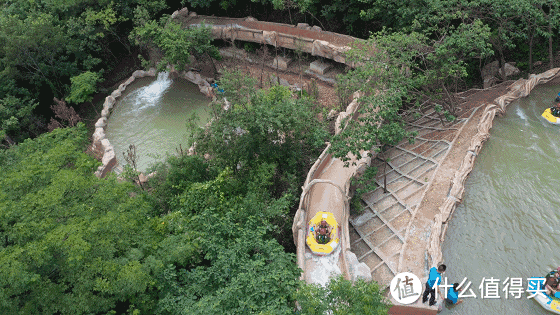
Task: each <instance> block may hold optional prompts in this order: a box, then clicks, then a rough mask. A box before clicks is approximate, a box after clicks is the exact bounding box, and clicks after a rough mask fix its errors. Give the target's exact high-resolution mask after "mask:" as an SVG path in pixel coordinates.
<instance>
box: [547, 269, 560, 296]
mask: <svg viewBox="0 0 560 315" xmlns="http://www.w3.org/2000/svg"><path fill="white" fill-rule="evenodd" d="M544 288H545V290H546V294H548V296H556V294H558V280H557V279H556V278H555V277H554V276H551V275H550V274H549V275H547V276H546V279H545V281H544Z"/></svg>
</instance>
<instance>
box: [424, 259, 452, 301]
mask: <svg viewBox="0 0 560 315" xmlns="http://www.w3.org/2000/svg"><path fill="white" fill-rule="evenodd" d="M445 269H447V266H445V265H443V264H441V265H439V267H437V269H436V267H432V268H431V269H430V276H429V277H428V281H427V282H426V290H425V291H424V294H423V295H422V303H426V301H428V296H430V294H431V297H430V306H434V305H435V304H436V289H435V288H434V286H436V287H437V290H438V294H439V296H441V297H443V295H441V291H440V289H439V285H440V283H441V274H442V273H444V272H445Z"/></svg>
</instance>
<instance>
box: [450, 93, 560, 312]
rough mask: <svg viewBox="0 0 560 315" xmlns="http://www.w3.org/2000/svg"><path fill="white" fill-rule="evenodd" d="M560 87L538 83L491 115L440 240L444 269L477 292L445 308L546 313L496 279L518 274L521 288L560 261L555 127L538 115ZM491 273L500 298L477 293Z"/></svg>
mask: <svg viewBox="0 0 560 315" xmlns="http://www.w3.org/2000/svg"><path fill="white" fill-rule="evenodd" d="M559 89H560V87H537V88H536V89H535V90H533V92H531V95H529V97H527V98H524V99H521V100H519V101H516V102H514V103H512V104H510V105H509V106H508V107H507V113H506V115H505V116H503V117H498V118H496V119H495V120H494V126H493V128H492V129H491V132H490V138H489V140H488V141H487V142H486V143H485V144H484V148H483V149H482V152H481V153H480V155H479V156H478V157H477V159H476V162H475V167H474V169H473V171H472V173H471V174H470V175H469V177H468V179H467V182H466V192H465V196H464V198H463V203H462V204H461V205H459V206H458V207H457V209H456V210H455V213H454V215H453V218H452V220H451V222H450V225H449V229H448V232H447V236H446V239H445V242H444V244H443V256H444V259H445V261H446V264H447V266H448V271H447V272H446V273H445V274H444V275H445V276H447V277H448V279H449V281H450V282H461V280H463V278H464V277H467V279H468V280H469V281H472V285H471V289H472V290H473V292H474V293H475V294H476V296H477V297H476V298H465V299H464V300H465V301H464V302H463V304H461V305H458V306H456V307H454V308H453V309H451V310H445V311H444V312H443V314H551V313H549V312H547V311H545V310H544V309H543V308H541V306H540V305H539V304H538V303H536V302H535V301H533V300H528V299H527V294H526V293H524V294H523V295H522V298H521V299H514V298H513V297H512V296H509V298H508V299H506V298H505V293H504V292H503V291H502V290H503V288H504V285H503V284H502V283H503V282H504V281H505V280H506V279H507V278H508V277H510V278H523V286H524V289H527V281H526V279H527V278H528V277H534V276H543V275H544V274H545V273H546V272H548V271H550V270H551V269H556V267H558V266H560V126H556V125H552V124H549V123H548V122H546V121H545V120H544V119H543V118H542V117H541V116H540V115H541V114H542V112H543V111H544V109H545V108H546V107H550V106H551V105H553V104H554V102H553V101H554V98H555V96H556V94H557V93H558V90H559ZM491 277H494V279H499V280H500V281H499V283H500V285H499V290H500V291H499V292H500V298H499V299H482V298H481V291H480V288H479V286H480V284H481V281H482V279H483V278H486V279H490V278H491ZM467 292H468V291H467Z"/></svg>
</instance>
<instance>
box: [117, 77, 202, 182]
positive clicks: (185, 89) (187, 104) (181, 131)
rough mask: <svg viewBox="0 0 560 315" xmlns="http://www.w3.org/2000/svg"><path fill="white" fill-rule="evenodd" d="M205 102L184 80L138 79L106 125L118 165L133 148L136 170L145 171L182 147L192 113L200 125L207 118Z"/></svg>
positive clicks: (120, 99)
mask: <svg viewBox="0 0 560 315" xmlns="http://www.w3.org/2000/svg"><path fill="white" fill-rule="evenodd" d="M208 102H209V101H208V99H207V98H206V96H204V95H203V94H202V93H200V91H199V90H198V87H197V86H196V85H194V84H192V83H190V82H188V81H186V80H184V79H175V80H171V79H169V78H168V76H167V73H159V75H158V78H157V80H154V79H151V78H142V79H138V80H136V81H135V82H133V83H132V84H131V85H129V86H128V87H127V89H126V91H125V93H123V96H121V97H120V98H119V99H118V100H117V102H116V104H115V107H114V109H113V112H112V113H111V116H110V117H109V120H108V122H107V128H106V134H107V138H108V139H109V141H110V142H111V144H112V145H113V147H114V149H115V154H116V156H117V160H118V161H119V164H121V165H124V164H125V163H126V162H125V161H124V159H123V152H125V153H126V151H127V149H128V147H129V145H130V144H134V145H136V153H137V155H138V169H139V170H141V171H145V170H146V169H147V168H148V167H149V165H150V164H151V163H154V162H155V161H158V160H162V159H163V158H164V157H165V154H166V153H171V154H175V153H176V150H175V149H176V148H179V144H181V146H182V148H183V150H187V149H188V148H187V147H185V144H186V142H187V141H186V137H187V129H186V122H187V119H188V118H189V117H190V116H191V115H192V113H193V112H194V113H196V114H197V115H198V117H199V118H200V123H199V124H200V125H201V126H203V125H204V124H205V123H206V122H207V121H208V120H209V118H210V112H209V110H208V107H207V105H208Z"/></svg>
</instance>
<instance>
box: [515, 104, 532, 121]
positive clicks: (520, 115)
mask: <svg viewBox="0 0 560 315" xmlns="http://www.w3.org/2000/svg"><path fill="white" fill-rule="evenodd" d="M515 112H516V113H517V116H519V118H521V119H523V121H524V122H525V125H528V124H529V122H528V120H527V115H525V113H524V112H523V110H522V109H521V107H519V106H518V107H517V108H516V110H515Z"/></svg>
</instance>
